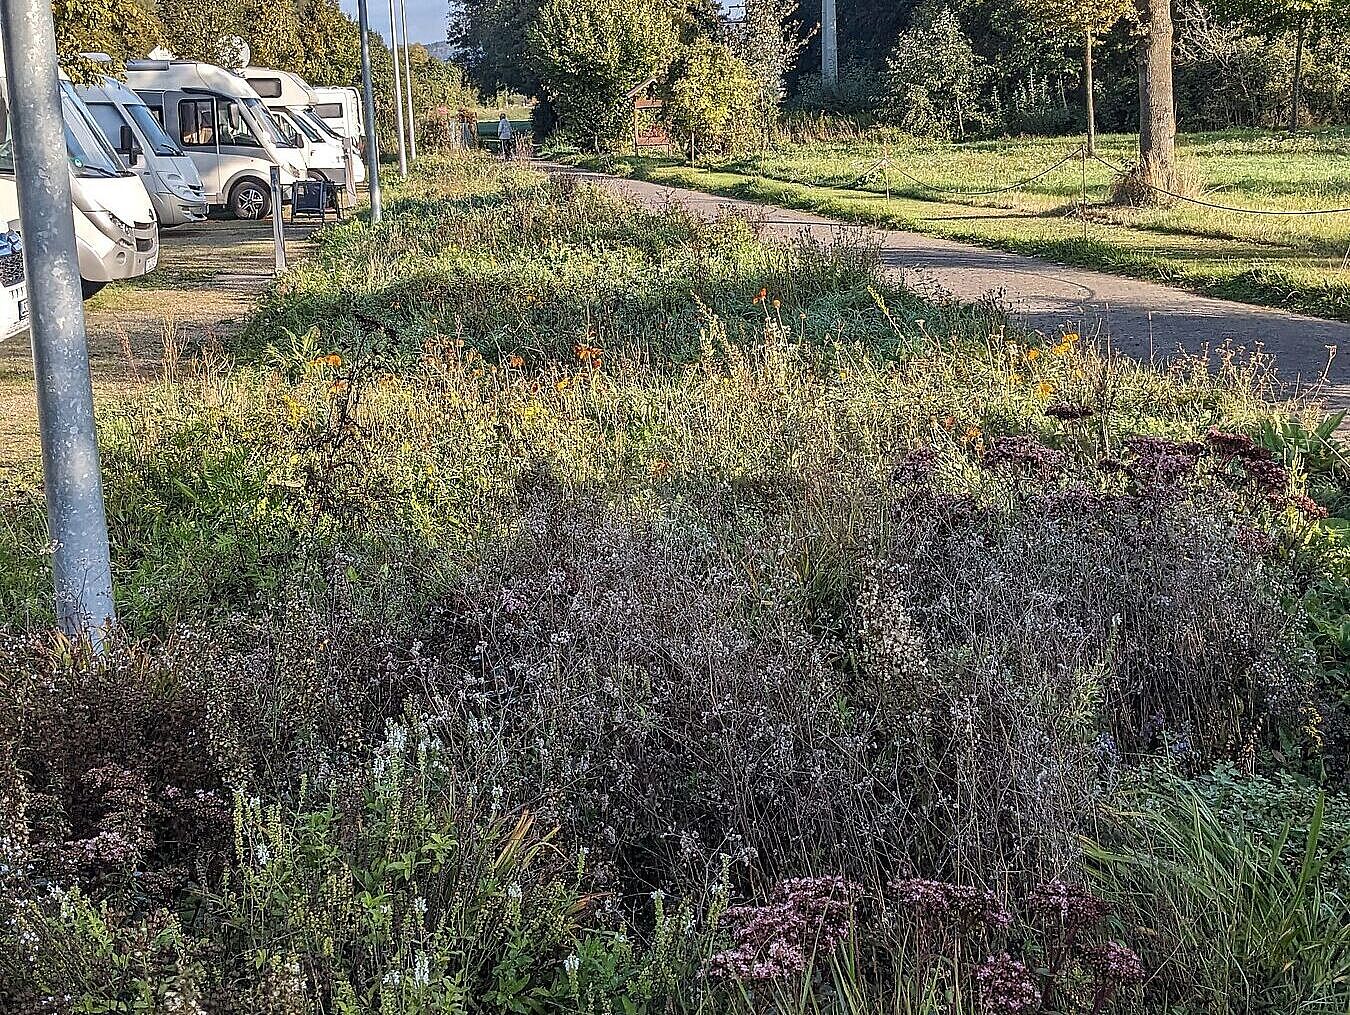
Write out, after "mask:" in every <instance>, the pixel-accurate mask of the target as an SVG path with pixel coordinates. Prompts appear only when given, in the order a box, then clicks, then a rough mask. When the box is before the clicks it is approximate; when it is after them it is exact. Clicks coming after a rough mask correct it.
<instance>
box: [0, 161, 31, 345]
mask: <svg viewBox="0 0 1350 1015" xmlns="http://www.w3.org/2000/svg"><path fill="white" fill-rule="evenodd" d="M8 147H9V146H8V144H7V142H6V141H5V140H4V139H3V138H0V166H2V165H3V164H4V163H5V161H6V160H7V159H8V158H9V152H8ZM10 168H11V169H12V168H13V167H12V166H11V167H10ZM18 218H19V201H18V196H17V194H16V193H15V187H14V181H13V180H12V179H8V180H7V179H3V178H0V228H3V231H0V342H3V341H4V340H5V339H7V338H13V337H14V336H15V335H17V334H19V332H21V331H23V330H24V329H26V328H27V327H28V287H27V286H26V285H25V284H24V272H23V240H22V238H21V237H20V236H19V222H18Z"/></svg>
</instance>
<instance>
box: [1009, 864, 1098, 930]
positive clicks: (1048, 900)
mask: <svg viewBox="0 0 1350 1015" xmlns="http://www.w3.org/2000/svg"><path fill="white" fill-rule="evenodd" d="M1026 909H1027V913H1028V914H1030V915H1032V916H1034V917H1037V918H1038V919H1039V921H1040V922H1041V924H1042V925H1043V926H1045V927H1047V928H1054V929H1058V930H1062V931H1063V932H1064V934H1065V935H1066V937H1069V938H1072V937H1073V936H1074V935H1076V934H1077V933H1078V932H1079V931H1082V930H1087V929H1089V928H1091V927H1095V926H1096V925H1097V924H1099V923H1101V921H1102V919H1103V918H1104V917H1105V916H1106V911H1107V907H1106V903H1105V902H1103V901H1102V900H1101V899H1099V898H1097V897H1096V896H1095V895H1092V894H1091V893H1089V892H1086V891H1084V890H1083V889H1081V888H1079V887H1077V886H1076V885H1071V884H1069V883H1068V882H1067V881H1063V880H1061V879H1059V878H1056V879H1054V880H1053V881H1047V882H1046V883H1045V884H1043V885H1041V886H1039V887H1037V888H1033V889H1032V890H1031V892H1029V893H1028V895H1027V901H1026Z"/></svg>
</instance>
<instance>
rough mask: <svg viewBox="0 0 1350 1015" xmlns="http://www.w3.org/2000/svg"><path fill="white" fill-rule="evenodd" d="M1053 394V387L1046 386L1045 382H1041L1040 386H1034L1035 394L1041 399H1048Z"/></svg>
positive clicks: (1051, 385)
mask: <svg viewBox="0 0 1350 1015" xmlns="http://www.w3.org/2000/svg"><path fill="white" fill-rule="evenodd" d="M1054 393H1055V386H1054V385H1053V384H1048V383H1046V382H1045V381H1041V383H1040V384H1038V385H1036V394H1038V395H1040V396H1041V397H1042V398H1049V397H1050V396H1051V395H1053V394H1054Z"/></svg>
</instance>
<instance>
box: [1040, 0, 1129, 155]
mask: <svg viewBox="0 0 1350 1015" xmlns="http://www.w3.org/2000/svg"><path fill="white" fill-rule="evenodd" d="M1026 6H1027V13H1028V14H1030V15H1031V16H1032V18H1033V19H1034V20H1035V21H1036V22H1037V23H1038V24H1040V25H1041V26H1042V27H1044V28H1045V29H1046V30H1048V31H1054V30H1055V29H1056V28H1058V27H1060V26H1065V27H1067V28H1068V29H1069V31H1070V32H1071V33H1072V34H1073V36H1074V37H1075V38H1076V39H1077V40H1078V41H1079V42H1081V44H1082V46H1083V104H1084V109H1085V111H1086V121H1087V150H1088V154H1089V155H1095V154H1096V153H1097V110H1096V83H1095V80H1094V75H1093V68H1092V51H1093V48H1094V46H1095V44H1096V41H1097V40H1098V39H1099V38H1101V37H1102V36H1103V35H1105V34H1106V33H1107V32H1109V31H1110V30H1111V29H1112V28H1114V27H1115V26H1116V25H1117V24H1119V23H1120V21H1121V20H1122V19H1123V18H1124V17H1125V16H1126V15H1127V14H1129V13H1130V11H1131V10H1132V9H1133V3H1132V0H1026Z"/></svg>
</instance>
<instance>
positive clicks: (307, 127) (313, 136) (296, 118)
mask: <svg viewBox="0 0 1350 1015" xmlns="http://www.w3.org/2000/svg"><path fill="white" fill-rule="evenodd" d="M289 119H290V121H291V123H293V124H295V125H296V127H298V128H299V129H300V133H301V134H304V135H305V137H307V138H309V140H310V142H311V143H312V144H323V143H324V141H326V140H328V139H327V138H325V137H324V136H323V131H321V130H319V129H318V128H317V127H315V126H314V124H312V123H310V122H309V121H308V120H307V119H305V117H304V114H302V113H296V112H291V114H290V116H289Z"/></svg>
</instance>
